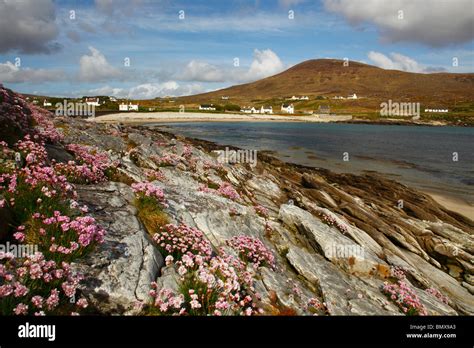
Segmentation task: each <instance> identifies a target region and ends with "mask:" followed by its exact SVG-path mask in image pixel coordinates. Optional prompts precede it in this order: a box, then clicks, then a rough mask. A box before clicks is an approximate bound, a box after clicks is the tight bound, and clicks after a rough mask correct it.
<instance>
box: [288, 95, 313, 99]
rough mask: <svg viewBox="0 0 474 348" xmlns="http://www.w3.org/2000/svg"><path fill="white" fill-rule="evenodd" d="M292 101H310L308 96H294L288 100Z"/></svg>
mask: <svg viewBox="0 0 474 348" xmlns="http://www.w3.org/2000/svg"><path fill="white" fill-rule="evenodd" d="M288 99H290V100H309V97H308V96H307V95H302V96H296V95H294V96H292V97H291V98H288Z"/></svg>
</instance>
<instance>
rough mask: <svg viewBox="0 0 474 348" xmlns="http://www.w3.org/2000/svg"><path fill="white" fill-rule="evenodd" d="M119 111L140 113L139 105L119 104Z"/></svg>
mask: <svg viewBox="0 0 474 348" xmlns="http://www.w3.org/2000/svg"><path fill="white" fill-rule="evenodd" d="M119 111H138V104H132V103H128V104H125V103H120V104H119Z"/></svg>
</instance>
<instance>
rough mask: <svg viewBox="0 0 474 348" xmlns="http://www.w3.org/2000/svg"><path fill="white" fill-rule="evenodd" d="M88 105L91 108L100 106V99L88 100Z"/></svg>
mask: <svg viewBox="0 0 474 348" xmlns="http://www.w3.org/2000/svg"><path fill="white" fill-rule="evenodd" d="M86 104H87V105H89V106H100V100H99V98H86Z"/></svg>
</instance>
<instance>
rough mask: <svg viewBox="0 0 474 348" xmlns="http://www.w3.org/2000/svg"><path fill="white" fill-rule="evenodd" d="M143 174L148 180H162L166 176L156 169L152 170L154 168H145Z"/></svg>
mask: <svg viewBox="0 0 474 348" xmlns="http://www.w3.org/2000/svg"><path fill="white" fill-rule="evenodd" d="M145 176H146V178H147V180H148V181H155V180H157V181H164V180H166V177H165V175H164V174H163V173H162V172H160V171H158V170H154V169H145Z"/></svg>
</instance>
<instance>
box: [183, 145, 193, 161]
mask: <svg viewBox="0 0 474 348" xmlns="http://www.w3.org/2000/svg"><path fill="white" fill-rule="evenodd" d="M192 155H193V147H192V146H190V145H188V144H185V145H184V148H183V155H182V156H183V157H184V158H186V159H190V158H191V156H192Z"/></svg>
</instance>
